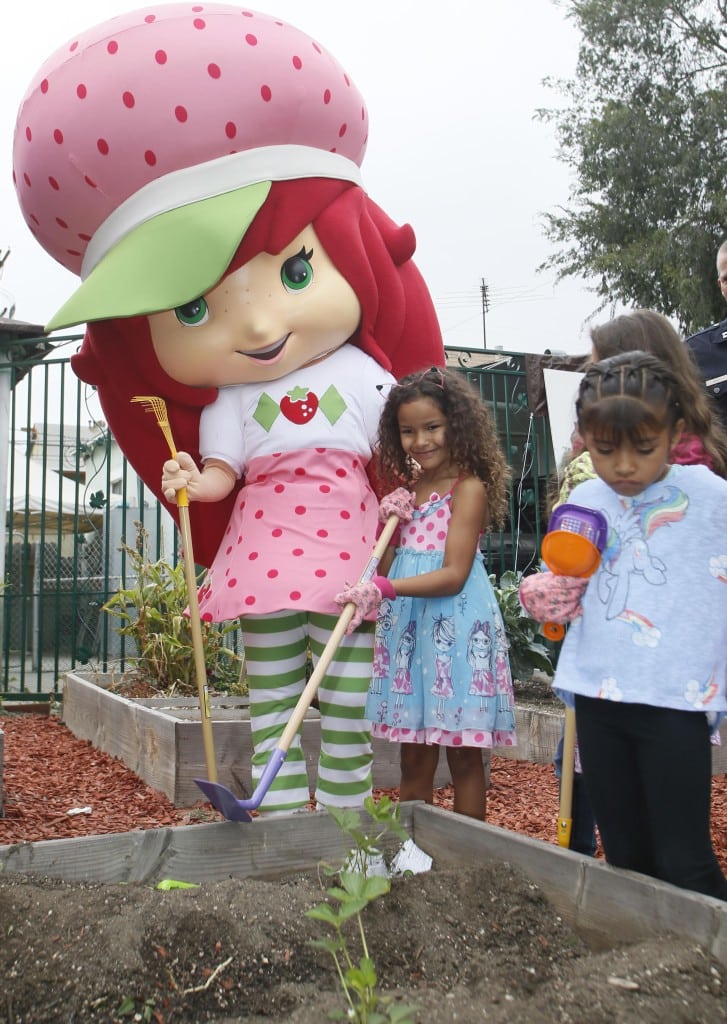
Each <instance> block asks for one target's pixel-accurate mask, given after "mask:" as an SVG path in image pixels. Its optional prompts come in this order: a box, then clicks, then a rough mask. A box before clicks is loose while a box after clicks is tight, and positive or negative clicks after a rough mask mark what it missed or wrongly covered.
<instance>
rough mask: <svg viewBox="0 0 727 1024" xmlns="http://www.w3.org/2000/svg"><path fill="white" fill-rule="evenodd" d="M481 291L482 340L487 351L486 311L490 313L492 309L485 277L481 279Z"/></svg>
mask: <svg viewBox="0 0 727 1024" xmlns="http://www.w3.org/2000/svg"><path fill="white" fill-rule="evenodd" d="M480 292H481V293H482V342H483V345H484V349H485V351H487V325H486V323H485V313H489V311H490V296H489V289H488V286H487V283H486V282H485V279H484V277H483V278H482V279H481V284H480Z"/></svg>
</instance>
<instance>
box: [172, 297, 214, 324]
mask: <svg viewBox="0 0 727 1024" xmlns="http://www.w3.org/2000/svg"><path fill="white" fill-rule="evenodd" d="M174 315H175V316H176V318H177V320H179V322H180V324H183V325H184V326H185V327H197V326H198V325H199V324H203V323H206V321H207V320H209V315H210V311H209V306H208V305H207V303H206V302H205V300H204V299H202V298H199V299H194V301H193V302H185V304H184V305H183V306H177V308H176V309H175V310H174Z"/></svg>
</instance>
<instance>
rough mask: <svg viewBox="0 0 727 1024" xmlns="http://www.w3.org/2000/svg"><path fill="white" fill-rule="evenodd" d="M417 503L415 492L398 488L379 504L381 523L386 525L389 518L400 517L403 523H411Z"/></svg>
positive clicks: (384, 497) (386, 495)
mask: <svg viewBox="0 0 727 1024" xmlns="http://www.w3.org/2000/svg"><path fill="white" fill-rule="evenodd" d="M415 503H416V495H415V494H414V493H413V491H407V489H406V487H397V488H396V490H395V491H392V492H391V494H385V495H384V496H383V498H382V499H381V503H380V504H379V522H381V523H385V522H386V520H387V519H388V518H389V516H398V517H399V519H400V520H401V522H402V523H408V522H410V521H411V517H412V512H413V511H414V506H415Z"/></svg>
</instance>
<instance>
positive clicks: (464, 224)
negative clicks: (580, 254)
mask: <svg viewBox="0 0 727 1024" xmlns="http://www.w3.org/2000/svg"><path fill="white" fill-rule="evenodd" d="M144 6H151V5H147V4H143V3H141V4H139V3H129V2H126V3H124V2H123V0H65V2H63V3H59V4H53V5H50V4H48V5H43V9H42V11H41V10H40V8H39V5H38V4H36V3H33V2H26V3H24V4H16V5H14V7H13V14H12V19H11V21H10V23H9V24H10V31H9V33H8V34H7V35H6V44H5V47H4V52H3V61H2V72H1V74H2V90H1V91H0V104H1V106H0V137H1V138H2V139H3V140H4V141H3V144H2V145H0V158H1V160H2V165H1V167H0V182H2V185H1V187H0V247H1V248H2V251H3V252H4V251H5V249H6V248H10V249H11V255H10V257H9V259H8V261H7V263H6V265H5V269H4V271H3V274H2V280H0V288H2V289H3V291H4V292H5V293H10V295H11V296H12V298H13V299H14V301H15V303H16V317H17V319H19V320H26V321H29V322H31V323H45V322H46V321H47V320H48V319H49V318H50V316H51V315H52V314H53V313H54V312H55V311H56V309H57V308H58V307H59V306H60V305H61V304H62V303H63V302H64V301H65V299H66V298H67V297H68V296H69V295H70V294H71V292H72V291H73V290H74V287H75V285H76V283H77V279H76V278H75V277H73V276H72V275H71V274H70V273H69V272H68V271H66V270H64V269H63V268H62V267H60V266H59V265H58V264H56V263H55V262H54V261H53V260H52V259H51V257H50V256H48V255H47V254H46V253H45V252H44V250H43V249H42V248H41V247H40V245H38V243H36V242H35V240H34V239H33V237H32V235H31V234H30V232H29V230H28V229H27V227H26V225H25V223H24V221H23V219H22V217H21V216H20V211H19V207H18V204H17V200H16V197H15V191H14V188H13V185H12V166H11V151H12V137H13V132H14V126H15V118H16V115H17V111H18V107H19V105H20V101H21V99H22V97H23V95H24V93H25V91H26V88H27V86H28V84H29V82H30V80H31V78H32V77H33V75H34V74H35V72H36V70H37V69H38V67H39V66H40V65H41V64H42V63H43V61H44V60H45V59H46V58H47V57H48V56H50V54H51V53H52V52H53V51H54V50H56V49H57V48H58V47H59V46H60V45H61V44H63V43H65V42H66V41H67V40H68V39H70V38H71V37H72V36H73V35H74V34H75V33H77V32H79V31H81V30H83V29H85V28H88V27H90V26H91V25H93V24H96V23H97V22H101V21H104V20H106V19H107V18H108V17H112V16H113V15H115V14H120V13H123V12H125V11H130V10H134V9H136V8H138V7H144ZM252 7H253V8H254V9H256V10H260V11H264V12H266V13H269V14H273V15H276V16H279V17H280V18H282V19H283V20H286V21H290V22H291V23H293V24H295V25H296V26H297V27H298V28H300V29H302V30H304V31H305V32H307V33H308V34H309V35H311V36H313V37H314V38H316V39H318V40H319V41H320V42H321V43H322V44H323V45H324V46H325V47H326V48H328V49H329V50H330V51H331V52H332V53H333V55H334V56H335V57H336V58H337V59H338V60H339V61H340V63H341V64H342V65H343V66H344V68H345V69H346V70H347V71H348V73H349V74H350V76H351V77H352V78H353V80H354V82H355V83H356V85H357V86H358V87H359V89H360V90H361V92H362V93H363V96H364V99H365V101H366V104H367V107H368V111H369V120H370V125H369V129H370V130H369V144H368V150H367V154H366V157H365V159H364V162H363V167H362V170H363V177H364V185H365V187H366V189H367V191H368V192H369V194H370V195H371V197H372V198H373V199H374V200H375V201H376V202H377V203H378V204H379V205H380V206H382V207H383V209H384V210H385V211H386V212H387V213H388V214H389V215H390V216H391V217H393V218H394V219H395V220H397V221H399V222H405V221H407V222H409V223H410V224H411V225H412V226H413V227H414V230H415V232H416V235H417V239H418V244H417V252H416V255H415V261H416V263H417V264H418V266H419V268H420V270H421V271H422V273H423V275H424V277H425V279H426V281H427V284H428V286H429V289H430V291H431V294H432V297H433V299H434V302H435V305H436V307H437V311H438V314H439V319H440V323H441V326H442V331H443V334H444V340H445V344H448V345H458V346H462V347H467V348H482V347H483V344H484V340H485V334H486V343H487V347H488V348H496V347H502V348H504V349H506V350H510V351H527V352H543V351H544V350H545V349H553V350H562V351H566V352H587V351H588V350H589V349H590V344H589V342H588V340H587V326H588V325H587V322H586V321H587V319H588V317H589V315H590V314H591V313H592V312H593V311H594V309H595V308H596V306H597V298H596V296H595V295H594V294H593V293H592V292H590V291H588V288H587V284H588V283H587V282H585V281H567V282H563V283H561V284H558V285H555V284H554V279H553V276H552V275H545V274H538V273H537V270H536V268H537V266H538V264H539V263H540V262H541V261H542V260H543V259H544V258H545V257H546V256H548V255H549V253H550V252H551V246H550V243H548V241H547V240H546V238H545V237H544V235H543V230H542V214H543V213H544V212H545V211H553V210H555V209H556V208H557V207H558V205H559V204H563V203H565V202H566V200H567V197H568V189H569V175H568V171H567V170H566V168H565V167H564V166H563V164H561V163H559V162H558V161H557V160H556V158H555V142H554V138H553V134H552V130H551V129H550V128H549V127H548V126H547V125H544V124H541V123H540V122H538V121H536V120H535V119H534V113H535V110H536V109H537V108H538V107H541V106H551V107H552V106H557V105H558V103H559V100H560V97H559V96H558V95H557V94H556V93H553V92H551V91H549V90H546V89H545V87H544V86H543V85H542V79H543V78H544V77H545V76H546V75H554V76H570V75H571V74H572V72H573V70H574V67H575V60H576V55H577V47H578V35H577V33H576V32H575V30H574V29H573V27H572V26H571V25H570V23H569V22H567V21H566V20H565V19H564V17H563V11H562V8H560V7H558V6H556V5H555V4H554V3H553V2H552V0H448V2H447V3H441V2H436V3H435V2H434V0H369V2H368V3H366V4H359V3H351V2H350V0H306V2H305V3H300V2H296V3H293V2H290V0H258V2H256V3H253V4H252ZM483 278H484V279H485V281H486V282H487V285H488V288H489V292H490V295H491V307H490V311H489V312H488V313H487V315H486V317H485V328H484V330H483V316H482V303H481V287H480V285H481V281H482V279H483ZM7 302H8V298H7V296H5V297H3V296H0V306H2V305H6V304H7ZM606 315H607V314H605V313H601V314H598V315H597V316H596V318H595V319H596V321H600V320H603V319H605V318H606Z"/></svg>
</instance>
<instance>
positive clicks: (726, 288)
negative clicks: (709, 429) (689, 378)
mask: <svg viewBox="0 0 727 1024" xmlns="http://www.w3.org/2000/svg"><path fill="white" fill-rule="evenodd" d="M717 283H718V284H719V287H720V291H721V292H722V295H723V297H724V299H725V302H727V239H725V241H724V242H722V244H721V245H720V247H719V249H718V250H717ZM685 344H687V345H688V346H689V348H690V349H691V351H692V354H693V355H694V358H695V360H696V363H697V366H698V368H699V373H700V375H701V377H702V380H703V381H704V385H705V387H706V389H707V391H708V392H709V394H710V395H712V396H713V398H715V399H716V401H715V402H714V408H715V411H716V412H717V415H718V416H719V418H720V420H721V421H722V423H723V424H724V425H725V426H726V427H727V319H725V320H722V321H720V322H719V323H718V324H712V326H711V327H705V328H704V330H703V331H698V332H697V333H696V334H692V336H691V337H689V338H687V339H686V342H685Z"/></svg>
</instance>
